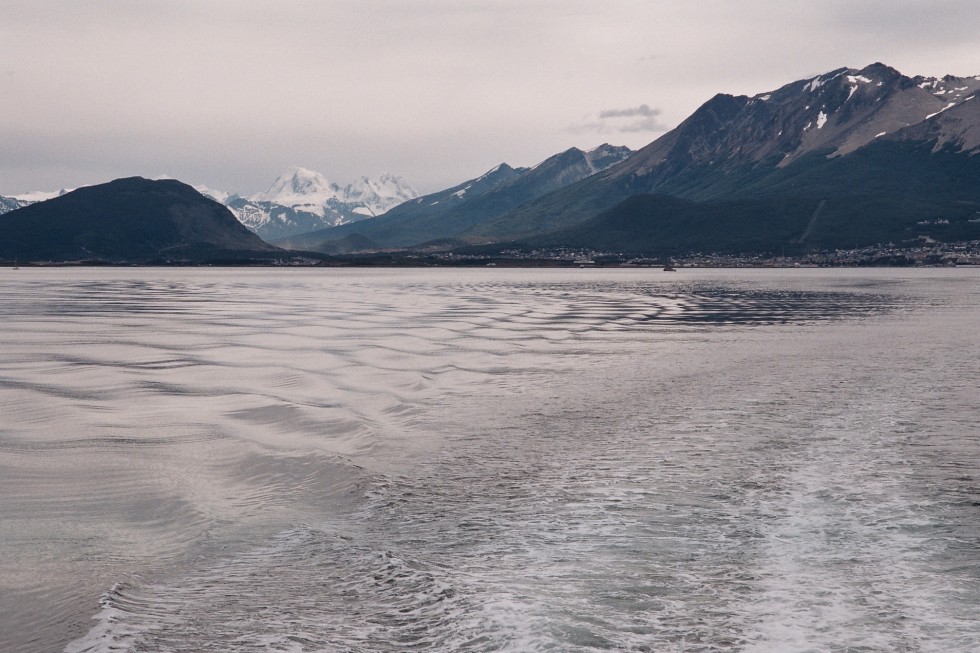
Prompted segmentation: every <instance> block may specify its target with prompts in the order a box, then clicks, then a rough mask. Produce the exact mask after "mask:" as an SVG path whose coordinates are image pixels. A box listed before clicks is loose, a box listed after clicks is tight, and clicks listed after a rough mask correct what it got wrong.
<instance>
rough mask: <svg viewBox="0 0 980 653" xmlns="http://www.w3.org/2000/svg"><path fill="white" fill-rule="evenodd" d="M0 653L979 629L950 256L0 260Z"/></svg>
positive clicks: (913, 638)
mask: <svg viewBox="0 0 980 653" xmlns="http://www.w3.org/2000/svg"><path fill="white" fill-rule="evenodd" d="M0 314H2V321H0V334H2V343H3V347H2V349H0V650H3V651H11V652H22V651H23V652H34V651H68V652H71V653H81V652H89V651H93V652H94V651H144V652H157V651H161V652H162V651H173V652H188V653H189V652H197V651H204V650H207V651H228V652H232V651H242V652H244V651H289V652H308V651H358V652H359V651H365V652H367V651H411V650H419V651H422V650H425V651H430V650H431V651H436V650H439V651H598V650H622V651H690V652H695V651H746V652H749V651H752V652H757V651H771V652H774V653H775V652H791V651H835V652H836V651H840V652H843V651H907V652H912V651H936V652H939V651H943V652H949V651H963V652H966V651H976V650H980V622H978V619H977V615H978V614H980V481H978V476H980V470H978V467H980V463H978V461H980V433H978V427H977V407H978V405H980V390H978V379H980V356H978V354H980V350H978V345H977V338H978V334H980V275H978V273H977V272H975V271H969V270H967V271H964V270H952V271H946V270H923V271H899V270H889V271H877V272H859V271H812V270H810V271H807V270H804V271H728V272H724V271H680V272H677V273H674V274H665V273H663V272H660V271H658V270H613V271H598V270H562V271H527V270H476V271H465V270H419V271H415V270H381V271H337V270H324V271H309V270H306V271H301V270H197V269H194V270H173V269H163V270H147V269H140V270H120V269H85V270H69V269H52V270H20V271H16V272H15V271H0Z"/></svg>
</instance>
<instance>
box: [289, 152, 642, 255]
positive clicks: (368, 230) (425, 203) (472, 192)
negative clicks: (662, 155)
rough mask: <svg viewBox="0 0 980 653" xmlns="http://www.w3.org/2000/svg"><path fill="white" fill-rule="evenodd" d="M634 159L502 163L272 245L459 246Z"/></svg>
mask: <svg viewBox="0 0 980 653" xmlns="http://www.w3.org/2000/svg"><path fill="white" fill-rule="evenodd" d="M632 154H633V150H631V149H629V148H628V147H622V146H613V145H609V144H604V145H600V146H599V147H597V148H595V149H593V150H589V151H587V152H586V151H582V150H580V149H578V148H574V147H573V148H571V149H568V150H565V151H564V152H561V153H559V154H555V155H554V156H551V157H549V158H547V159H545V160H544V161H542V162H541V163H539V164H537V165H535V166H533V167H530V168H513V167H511V166H509V165H507V164H506V163H501V164H500V165H498V166H496V167H494V168H493V169H492V170H490V171H488V172H486V173H485V174H483V175H481V176H479V177H477V178H476V179H471V180H469V181H464V182H463V183H461V184H458V185H456V186H453V187H452V188H448V189H446V190H443V191H440V192H437V193H432V194H429V195H425V196H424V197H419V198H417V199H414V200H412V201H407V202H403V203H402V204H399V205H397V206H395V207H394V208H392V209H390V210H389V211H388V212H387V213H385V214H384V215H382V216H381V217H378V218H375V219H373V220H370V221H365V222H360V223H357V224H348V225H343V226H340V227H335V228H332V229H326V230H323V231H317V232H313V233H310V234H303V235H300V236H295V237H292V238H287V239H283V240H281V241H275V242H276V243H277V244H279V245H282V246H284V247H288V248H293V249H308V250H320V251H333V248H334V247H335V245H336V243H337V242H338V241H342V240H344V239H349V238H350V237H352V236H355V235H357V236H358V238H359V239H360V244H361V246H362V247H364V246H368V247H374V248H391V247H410V246H413V245H419V244H426V243H428V241H433V240H441V241H445V242H444V244H447V243H448V244H454V243H455V244H458V243H459V242H461V241H458V238H459V236H460V235H461V234H463V233H465V232H466V231H467V230H468V229H471V228H473V227H474V226H476V225H479V224H481V223H483V222H486V221H487V220H490V219H493V218H497V217H499V216H502V215H506V214H507V213H508V212H510V211H513V210H515V209H517V208H518V207H520V206H522V205H524V204H526V203H527V202H530V201H532V200H534V199H536V198H539V197H541V196H543V195H547V194H548V193H551V192H553V191H556V190H558V189H561V188H565V187H566V186H568V185H569V184H573V183H575V182H577V181H580V180H582V179H585V178H587V177H589V176H591V175H594V174H596V173H597V172H600V171H602V170H606V169H608V168H609V167H610V166H613V165H615V164H617V163H621V162H623V161H625V160H626V159H628V158H629V157H630V156H631V155H632Z"/></svg>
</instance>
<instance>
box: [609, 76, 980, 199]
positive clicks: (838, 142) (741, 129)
mask: <svg viewBox="0 0 980 653" xmlns="http://www.w3.org/2000/svg"><path fill="white" fill-rule="evenodd" d="M978 91H980V78H976V77H952V76H946V77H943V78H941V79H937V78H926V77H914V78H911V77H906V76H905V75H902V74H901V73H900V72H898V71H897V70H895V69H894V68H890V67H889V66H886V65H884V64H881V63H874V64H871V65H870V66H866V67H865V68H862V69H854V68H838V69H836V70H832V71H830V72H827V73H824V74H821V75H817V76H816V77H812V78H809V79H802V80H798V81H795V82H791V83H789V84H786V85H784V86H782V87H780V88H778V89H776V90H772V91H767V92H764V93H759V94H757V95H755V96H752V97H745V96H737V97H736V96H732V95H724V94H720V95H717V96H715V97H714V98H712V99H711V100H709V101H708V102H706V103H705V104H704V105H702V106H701V107H700V108H699V109H698V110H697V111H695V112H694V114H692V115H691V116H690V117H689V118H688V119H687V120H685V121H684V122H683V123H681V124H680V125H679V126H678V127H677V128H676V129H675V130H673V131H672V132H669V133H668V134H665V135H664V136H663V137H661V138H660V139H658V140H657V141H654V142H653V143H651V144H650V145H648V146H647V147H645V148H643V149H642V150H641V151H640V153H638V155H637V156H635V157H633V158H632V159H631V162H629V163H627V165H626V166H621V167H618V168H617V169H616V171H615V172H614V173H613V174H614V175H622V174H636V175H640V176H644V177H645V176H647V175H653V177H654V178H653V179H652V181H651V183H652V185H653V186H656V184H658V183H659V182H658V181H656V179H658V178H662V179H663V180H666V179H668V178H672V177H673V176H674V175H675V174H677V173H678V172H679V171H681V170H684V169H687V168H689V167H690V166H708V167H714V168H722V169H729V168H734V167H744V166H750V167H751V166H758V165H762V166H770V165H775V166H778V167H785V166H788V165H790V164H792V163H793V162H794V161H797V160H799V159H800V158H802V157H805V156H808V155H812V154H817V153H822V154H823V155H824V156H832V157H837V156H843V155H846V154H849V153H851V152H854V151H856V150H858V149H860V148H862V147H865V146H867V145H869V144H871V143H873V142H875V141H876V140H878V139H894V138H899V139H902V138H906V137H907V133H906V130H908V129H910V128H911V127H913V126H915V125H918V124H919V123H922V122H924V121H929V120H935V119H937V117H938V116H942V115H943V114H944V113H945V112H949V111H952V110H953V109H954V108H956V107H958V106H960V105H963V104H964V103H969V102H972V101H975V97H976V94H977V92H978ZM967 113H969V112H968V111H961V112H957V116H958V117H959V120H958V121H954V120H952V119H949V120H944V122H943V129H942V130H939V131H937V130H933V131H936V133H940V131H941V134H942V139H943V143H948V144H951V145H954V146H959V147H962V148H963V149H961V150H960V151H972V150H971V149H970V148H971V147H972V144H973V143H974V142H975V140H976V138H975V136H974V135H973V131H974V130H973V129H972V128H971V127H969V124H970V121H969V120H968V119H966V118H964V117H963V116H965V115H966V114H967ZM957 130H960V131H962V130H967V131H970V134H966V133H959V132H957ZM916 133H918V134H920V135H921V134H922V133H924V132H923V130H917V131H916Z"/></svg>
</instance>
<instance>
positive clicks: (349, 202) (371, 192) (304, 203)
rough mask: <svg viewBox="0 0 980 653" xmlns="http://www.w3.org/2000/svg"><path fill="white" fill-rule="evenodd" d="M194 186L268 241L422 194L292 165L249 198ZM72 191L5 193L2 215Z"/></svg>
mask: <svg viewBox="0 0 980 653" xmlns="http://www.w3.org/2000/svg"><path fill="white" fill-rule="evenodd" d="M194 188H195V190H197V191H198V192H199V193H201V194H202V195H205V196H207V197H209V198H211V199H213V200H215V201H217V202H220V203H221V204H224V205H225V206H227V207H228V208H229V209H230V210H231V212H232V213H233V214H234V215H235V217H237V218H238V220H239V222H241V223H242V224H243V225H245V226H246V227H248V228H249V229H250V230H251V231H253V232H254V233H256V234H258V235H259V236H260V237H261V238H262V239H264V240H266V241H269V240H274V239H276V238H285V237H287V236H291V235H294V234H299V233H307V232H311V231H316V230H318V229H325V228H327V227H333V226H336V225H341V224H347V223H350V222H356V221H358V220H364V219H367V218H373V217H375V216H377V215H380V214H382V213H384V212H385V211H387V210H388V209H390V208H392V207H393V206H396V205H398V204H400V203H402V202H405V201H407V200H410V199H414V198H416V197H418V192H417V191H416V190H415V189H414V188H412V187H411V186H409V185H408V184H407V183H406V182H405V181H404V180H403V179H401V178H400V177H396V176H394V175H391V174H387V173H386V174H382V175H380V176H378V177H374V178H369V177H361V178H360V179H358V180H357V181H355V182H352V183H350V184H347V185H346V186H340V185H338V184H336V183H332V182H330V181H328V180H327V179H326V178H325V177H324V176H323V175H321V174H320V173H318V172H315V171H313V170H308V169H306V168H300V167H293V168H289V169H288V170H286V171H285V172H283V173H282V174H281V175H280V176H279V177H278V178H277V179H276V180H275V181H274V182H273V184H272V185H271V186H270V187H269V189H268V190H266V191H265V192H264V193H256V194H255V195H250V196H248V197H242V196H240V195H236V194H232V193H227V192H224V191H220V190H215V189H213V188H209V187H207V186H202V185H198V186H195V187H194ZM67 192H69V191H68V190H65V189H61V190H60V191H56V192H41V191H34V192H31V193H24V194H20V195H16V196H13V197H3V196H0V214H3V213H6V212H8V211H13V210H14V209H18V208H21V207H23V206H27V205H29V204H33V203H35V202H39V201H44V200H48V199H52V198H54V197H59V196H61V195H64V194H65V193H67Z"/></svg>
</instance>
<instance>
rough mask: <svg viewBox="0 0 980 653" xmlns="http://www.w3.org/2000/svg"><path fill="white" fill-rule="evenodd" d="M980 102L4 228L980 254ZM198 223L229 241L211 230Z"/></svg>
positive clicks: (722, 114)
mask: <svg viewBox="0 0 980 653" xmlns="http://www.w3.org/2000/svg"><path fill="white" fill-rule="evenodd" d="M978 90H980V76H978V77H953V76H946V77H942V78H927V77H907V76H905V75H903V74H901V73H900V72H898V71H897V70H894V69H893V68H890V67H888V66H886V65H884V64H881V63H876V64H872V65H870V66H867V67H865V68H862V69H851V68H840V69H837V70H834V71H830V72H828V73H825V74H822V75H818V76H815V77H812V78H808V79H802V80H798V81H795V82H792V83H789V84H786V85H784V86H782V87H780V88H778V89H775V90H772V91H768V92H764V93H759V94H756V95H754V96H745V95H728V94H718V95H716V96H714V97H713V98H711V99H710V100H708V101H707V102H705V103H704V104H703V105H702V106H701V107H699V108H698V109H697V110H696V111H695V112H694V113H693V114H691V116H690V117H688V118H687V119H686V120H684V121H683V122H681V123H680V124H679V125H678V126H677V127H676V128H675V129H673V130H671V131H669V132H667V133H665V134H664V135H663V136H661V137H660V138H658V139H656V140H655V141H653V142H652V143H650V144H648V145H647V146H645V147H643V148H641V149H640V150H638V151H636V152H633V151H631V150H629V149H628V148H625V147H615V146H612V145H601V146H599V147H597V148H595V149H593V150H589V151H583V150H580V149H578V148H571V149H568V150H566V151H564V152H561V153H558V154H555V155H554V156H551V157H549V158H547V159H545V160H544V161H542V162H541V163H539V164H538V165H536V166H533V167H529V168H522V167H518V168H515V167H512V166H510V165H507V164H500V165H498V166H496V167H494V168H493V169H491V170H489V171H488V172H487V173H485V174H483V175H481V176H480V177H477V178H475V179H471V180H468V181H464V182H463V183H461V184H458V185H456V186H454V187H452V188H448V189H446V190H443V191H439V192H436V193H430V194H428V195H425V196H423V197H418V196H417V193H416V192H415V191H414V190H412V189H411V188H410V187H408V186H407V185H405V184H404V182H402V181H401V180H400V179H398V178H396V177H392V176H390V175H385V176H383V177H380V178H378V179H375V180H371V179H367V178H363V179H361V180H359V181H358V182H355V183H353V184H348V185H347V186H345V187H341V186H339V185H337V184H333V183H330V182H329V181H327V180H326V179H325V178H323V176H322V175H319V174H318V173H316V172H313V171H310V170H306V169H303V168H293V169H290V170H288V171H286V172H285V173H284V174H283V175H282V176H280V178H279V179H277V180H276V182H275V183H274V184H273V185H272V186H271V187H270V188H269V190H267V191H266V192H265V193H259V194H257V195H253V196H251V197H248V198H243V197H239V196H235V195H230V196H229V195H226V194H225V193H221V192H219V191H214V190H211V189H207V188H204V187H198V191H200V193H199V192H198V191H195V190H194V189H192V188H190V187H189V186H185V185H184V184H180V182H176V181H173V180H170V181H169V183H170V184H171V186H153V185H152V184H153V183H157V182H148V180H139V183H137V181H135V180H136V179H138V178H133V179H129V180H117V181H116V182H111V183H110V184H103V185H100V186H93V187H88V189H85V188H82V189H78V190H76V191H73V192H67V191H60V192H59V193H52V194H48V195H47V196H46V197H52V196H54V195H59V196H57V197H53V198H51V199H47V200H46V201H40V202H37V203H34V204H30V205H28V206H24V204H26V203H28V202H30V201H32V200H35V199H41V200H43V199H45V197H43V196H41V195H39V194H37V193H35V194H32V195H31V196H30V197H28V196H18V197H15V198H0V213H3V212H5V211H9V213H6V215H4V216H0V234H2V236H3V240H2V241H0V256H5V257H8V258H10V257H16V256H19V254H18V253H17V252H20V253H21V254H24V253H26V254H27V256H28V257H29V258H33V259H34V260H37V259H41V260H66V259H67V260H80V259H83V258H87V257H88V258H104V257H109V258H113V260H126V261H130V260H157V259H159V258H160V256H161V252H170V253H168V254H166V255H165V257H164V258H166V259H167V260H176V259H174V258H173V257H172V256H171V254H172V253H174V252H176V253H178V254H180V255H181V256H184V254H181V252H191V251H199V252H203V251H205V250H208V251H211V253H212V254H213V253H214V252H219V251H222V252H230V251H242V252H256V251H264V252H271V251H278V250H275V249H274V248H271V247H270V246H268V245H265V243H261V241H258V240H257V239H254V235H253V233H249V231H248V230H251V232H254V233H257V234H260V235H262V236H263V237H264V238H266V239H268V240H274V244H277V245H280V246H282V247H286V248H289V249H295V250H304V251H318V252H320V253H326V254H342V253H348V252H357V251H378V250H399V249H401V250H404V249H422V250H426V251H439V250H443V251H445V250H453V249H460V248H464V249H465V248H467V247H469V248H473V247H477V248H482V249H483V251H488V249H489V250H492V249H493V248H496V250H497V251H500V250H503V249H513V248H515V247H516V248H525V249H534V248H541V247H545V248H558V247H572V248H586V249H592V250H602V251H607V252H618V253H624V254H643V255H658V256H675V255H683V254H685V253H693V252H719V253H722V252H724V253H736V252H742V253H765V252H768V253H776V252H780V253H785V254H801V253H804V252H808V251H813V250H828V249H848V248H856V247H865V246H871V245H876V244H886V243H894V244H896V245H897V246H899V247H911V246H914V245H916V244H928V243H935V242H963V241H973V242H980V100H978V99H977V91H978ZM161 183H162V182H161ZM147 184H151V185H147ZM172 184H177V186H173V185H172ZM137 186H138V188H136V187H137ZM91 189H97V190H94V191H93V190H91ZM178 189H179V191H178ZM137 191H139V192H137ZM93 193H94V194H93ZM201 193H204V194H205V195H207V196H209V198H213V199H205V197H203V196H202V195H201ZM137 196H139V197H141V198H142V200H139V201H144V202H147V207H148V208H147V209H146V210H142V209H140V208H139V201H138V197H137ZM99 201H101V202H104V203H105V204H106V210H105V211H100V210H97V208H98V207H97V206H96V204H97V202H99ZM201 202H206V204H201ZM175 207H176V208H175ZM181 207H183V208H181ZM187 207H194V208H193V210H192V209H189V208H187ZM219 209H220V210H219ZM106 211H108V213H107V212H106ZM126 211H128V212H129V214H128V215H130V216H131V217H132V218H133V219H127V218H126V217H125V215H126V213H125V212H126ZM151 214H152V215H153V216H155V217H153V219H152V220H150V219H149V216H150V215H151ZM106 216H110V218H111V219H110V218H107V217H106ZM181 216H182V217H181ZM188 216H196V217H195V218H194V219H195V220H196V219H201V220H203V221H204V223H207V224H208V225H210V226H209V227H207V228H206V229H205V228H203V227H202V229H203V231H196V230H195V228H194V227H193V224H192V223H191V222H189V220H190V218H189V217H188ZM236 217H237V221H236V220H235V218H236ZM229 220H231V221H232V223H234V224H232V223H229V222H228V221H229ZM86 221H91V222H92V224H91V225H88V226H86ZM204 223H202V224H204ZM111 225H115V226H111ZM242 225H245V226H247V227H248V230H246V229H244V228H243V227H242ZM325 225H327V226H328V228H324V226H325ZM141 230H142V231H141ZM243 233H244V234H248V236H249V237H250V238H253V240H249V239H247V238H245V237H244V235H243ZM141 234H142V235H141ZM100 239H103V240H104V242H103V240H100ZM168 239H169V240H168ZM127 242H128V244H126V243H127ZM208 255H209V256H210V255H211V254H208ZM187 256H189V255H187ZM154 257H156V258H154ZM168 257H169V258H168ZM178 258H179V257H178ZM185 258H186V257H185ZM191 258H193V257H191Z"/></svg>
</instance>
